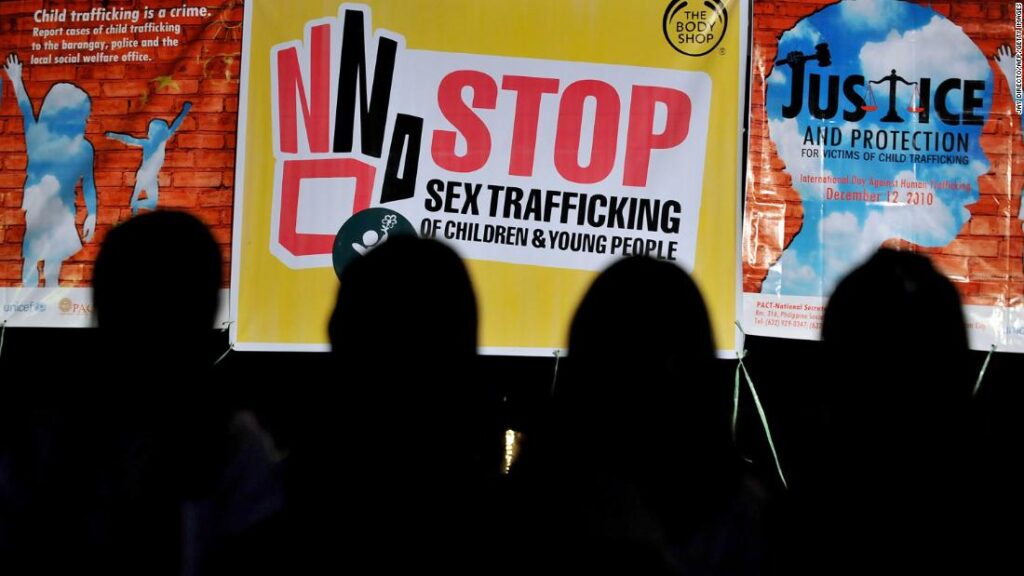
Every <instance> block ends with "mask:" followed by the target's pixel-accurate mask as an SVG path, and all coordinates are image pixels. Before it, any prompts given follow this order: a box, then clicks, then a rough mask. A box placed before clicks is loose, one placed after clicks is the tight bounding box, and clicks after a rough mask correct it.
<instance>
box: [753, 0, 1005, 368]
mask: <svg viewBox="0 0 1024 576" xmlns="http://www.w3.org/2000/svg"><path fill="white" fill-rule="evenodd" d="M907 5H909V7H908V6H907ZM918 8H921V10H918ZM1019 8H1020V4H1018V3H1015V2H1007V1H969V0H964V1H958V2H902V1H897V0H846V1H845V2H837V1H835V0H801V1H787V0H779V1H774V2H754V10H753V28H754V32H753V34H754V38H753V47H752V51H751V54H752V66H751V73H752V74H751V79H750V82H751V92H750V118H749V153H748V168H747V186H746V191H745V192H746V199H745V200H746V202H745V206H744V229H743V241H742V282H743V292H744V304H745V309H744V312H743V315H742V316H743V321H744V323H745V328H746V330H747V331H748V332H749V333H753V334H763V335H775V336H786V337H797V338H815V337H817V334H818V331H819V329H820V319H821V310H822V306H823V305H824V303H825V298H827V295H828V291H829V290H830V288H831V285H830V284H829V282H826V281H823V280H822V279H821V278H818V279H816V280H814V281H817V282H818V283H819V286H821V289H822V293H821V294H820V295H810V294H807V293H806V290H805V291H804V292H801V291H800V290H799V289H793V287H794V283H792V282H791V283H790V284H789V286H787V285H786V283H785V282H780V281H779V280H778V278H779V277H780V276H783V275H785V274H787V273H788V274H793V275H796V274H800V273H807V275H808V277H809V276H810V272H811V271H810V270H808V269H801V268H800V264H799V263H798V262H797V259H796V257H795V256H794V257H793V258H792V259H791V260H789V261H788V262H787V260H786V256H785V255H786V252H787V251H789V250H794V249H795V248H796V247H798V244H799V243H798V242H796V240H797V239H798V238H799V237H800V236H801V235H817V236H818V238H819V241H820V242H821V243H822V244H823V245H824V244H826V243H828V242H830V241H836V236H835V235H829V233H828V232H827V230H828V228H827V227H824V226H823V224H822V221H823V220H824V219H825V217H824V216H823V214H827V211H823V210H822V208H821V207H822V206H823V205H824V204H825V203H827V202H830V200H827V199H826V200H824V202H817V201H815V202H811V203H806V202H804V200H803V198H802V196H801V193H800V192H799V191H798V186H797V185H798V184H800V183H799V182H794V179H795V178H801V177H802V176H804V175H806V174H807V173H808V172H812V171H814V170H815V162H817V167H816V170H817V172H818V174H821V175H825V176H826V177H834V176H837V177H844V176H849V174H831V172H830V169H829V168H830V167H829V161H827V160H825V159H824V158H821V157H819V158H810V157H809V156H811V155H812V154H817V153H819V152H824V151H825V150H828V149H829V148H832V147H833V146H830V144H832V143H830V142H825V143H820V142H807V141H805V140H803V137H804V136H805V133H804V132H803V131H801V132H799V135H800V141H797V142H796V143H795V146H796V147H798V151H799V147H804V150H803V151H802V152H801V153H802V154H803V155H804V156H807V157H800V156H791V157H789V162H787V161H786V159H784V157H785V156H786V154H784V153H782V151H780V146H779V145H780V138H781V137H782V136H781V132H782V127H784V125H785V124H784V122H781V121H779V119H778V118H779V113H778V112H774V114H775V116H774V117H773V118H774V119H772V118H769V116H771V115H772V114H773V113H772V112H771V111H770V110H769V103H768V102H767V101H768V100H769V97H768V94H769V93H770V90H771V85H772V82H776V83H777V85H780V86H781V85H782V83H783V82H785V81H786V80H790V81H791V80H792V78H791V77H790V76H786V75H787V74H789V75H792V74H794V68H793V67H792V66H790V65H789V64H788V63H782V64H780V62H783V61H785V60H787V58H788V57H789V52H791V51H792V47H793V46H794V45H797V44H800V45H802V46H805V48H803V49H802V50H801V52H800V53H801V54H802V55H803V57H802V58H801V59H802V60H803V61H804V74H803V75H804V76H805V77H809V76H810V75H811V74H812V73H814V74H819V75H820V76H821V86H825V83H826V80H825V79H824V78H825V77H827V75H829V74H836V73H837V72H836V71H835V70H836V68H837V66H838V65H837V64H836V62H841V61H842V60H843V59H844V58H847V57H848V55H847V54H844V53H841V50H842V48H843V46H845V44H844V42H845V41H844V40H843V36H844V35H856V34H857V33H858V32H861V33H864V32H865V31H869V32H870V30H869V29H868V28H866V27H862V28H860V29H858V20H856V18H863V19H873V22H874V23H876V24H880V25H883V26H887V27H888V29H887V30H885V31H882V32H879V33H880V34H881V35H883V36H884V35H888V37H887V38H885V40H886V41H889V40H892V39H893V38H894V37H895V38H897V39H900V38H902V39H905V40H907V41H908V42H916V44H911V46H912V50H911V52H912V53H911V54H909V55H907V54H899V53H892V52H889V53H885V52H882V53H879V54H878V55H877V57H879V59H881V60H887V61H889V60H891V62H889V63H891V64H892V65H893V66H898V63H901V62H902V63H905V62H907V61H912V62H913V61H916V62H922V63H925V64H922V67H926V66H927V64H926V63H927V62H929V61H930V60H939V59H941V58H945V59H946V61H945V62H944V63H942V62H939V64H942V65H941V66H936V67H935V68H936V69H937V70H940V71H941V70H942V69H943V67H945V68H947V69H948V70H950V72H949V73H948V74H947V76H952V75H955V74H954V72H953V71H955V70H957V69H958V68H957V67H958V65H959V64H960V62H958V59H959V58H961V57H962V58H964V59H966V58H968V57H971V58H984V59H985V60H987V66H988V69H989V70H990V71H991V72H990V74H988V81H989V82H990V86H986V87H985V88H984V90H979V91H978V95H981V94H984V99H987V100H989V101H988V102H984V103H983V106H980V107H979V109H987V115H986V116H985V117H984V119H983V122H982V123H981V125H980V126H978V133H977V134H975V135H974V136H972V138H975V140H974V141H972V144H971V145H972V146H977V147H978V148H979V149H980V154H983V157H982V156H981V155H979V156H978V157H977V158H976V157H974V156H971V158H970V161H971V162H972V163H975V161H976V160H980V163H978V164H977V165H978V166H980V168H979V169H978V170H977V172H976V173H975V174H974V176H972V177H971V178H960V179H957V180H958V181H959V182H960V183H961V185H965V186H966V185H967V184H968V182H969V184H970V186H971V188H973V190H972V191H971V194H974V195H975V197H976V200H975V199H974V198H972V200H971V201H969V202H968V203H966V205H965V206H964V208H965V209H966V212H965V214H967V217H966V218H964V219H963V221H962V222H959V221H958V222H956V223H955V225H956V227H955V228H954V229H953V230H952V232H953V233H952V234H951V235H950V237H949V238H945V239H939V236H940V235H938V234H936V235H934V237H932V238H928V235H927V234H922V233H920V232H917V236H916V237H915V234H914V233H908V234H906V236H909V237H910V238H907V237H901V235H900V234H899V233H898V229H894V230H893V231H892V234H891V235H890V236H889V237H887V238H882V241H881V242H879V243H878V244H879V245H884V246H887V247H892V248H897V249H902V250H913V251H916V252H919V253H923V254H927V255H928V256H929V257H930V258H931V260H932V262H933V263H934V264H935V266H936V267H937V268H938V269H939V270H940V271H942V272H944V273H945V274H946V275H947V276H948V277H949V278H950V280H952V281H953V282H954V284H955V286H956V287H957V289H958V290H959V292H960V295H961V297H962V299H963V302H964V304H965V306H966V312H967V320H968V328H969V333H970V336H971V342H972V346H973V347H975V348H979V349H988V348H989V347H990V346H991V345H996V346H997V347H998V349H1000V350H1016V351H1024V256H1022V250H1024V230H1022V222H1021V218H1020V214H1021V189H1022V187H1024V155H1022V154H1024V140H1022V132H1021V117H1020V114H1019V111H1017V110H1015V103H1014V99H1013V97H1012V90H1013V89H1014V86H1012V85H1011V82H1008V81H1007V78H1006V77H1005V75H1004V72H1003V71H1001V70H1000V66H999V63H998V62H997V59H996V58H995V57H996V55H997V54H998V52H999V50H1000V48H1001V47H1003V50H1004V51H1005V52H1004V55H1005V56H1008V58H1009V65H1010V67H1011V70H1012V67H1013V64H1014V62H1013V59H1014V57H1015V55H1016V54H1018V53H1019V50H1020V48H1019V46H1020V45H1019V44H1017V45H1016V48H1015V34H1016V35H1019V34H1020V20H1019V19H1020V15H1019V12H1018V11H1019ZM841 12H842V14H840V13H841ZM896 14H903V15H906V16H904V17H909V16H911V15H912V16H913V17H915V18H917V19H918V20H920V22H915V23H911V24H908V25H907V26H905V27H904V28H900V26H899V24H898V23H897V22H896V21H895V15H896ZM847 16H848V19H849V22H850V25H848V26H844V27H833V28H832V29H816V28H813V24H814V23H815V22H817V23H818V24H819V25H820V24H822V23H824V22H828V18H834V17H840V18H842V17H847ZM935 16H938V19H935ZM809 25H810V26H809ZM929 25H930V26H932V27H933V28H935V29H941V30H943V33H942V34H937V35H936V36H935V37H934V38H933V39H932V41H933V42H934V44H933V45H928V43H927V42H928V40H927V39H928V36H927V34H926V32H924V31H923V30H924V29H925V28H926V27H927V26H929ZM918 26H920V27H919V28H918ZM819 27H820V26H819ZM943 27H944V28H943ZM957 29H959V30H957ZM787 35H788V36H787ZM893 35H895V36H893ZM784 37H785V38H789V39H790V40H786V42H789V46H787V47H785V49H784V50H780V46H779V45H780V40H781V39H783V38H784ZM794 38H801V39H802V40H803V41H802V42H800V43H797V42H794V41H793V40H792V39H794ZM959 38H962V39H963V41H969V42H970V43H972V44H973V45H974V46H973V47H971V46H968V48H967V49H965V50H962V51H960V52H959V54H977V56H959V55H953V56H949V55H948V54H947V55H946V56H942V53H943V51H944V50H945V51H949V50H950V46H952V45H954V44H955V43H956V42H958V41H960V40H958V39H959ZM821 43H828V44H830V45H831V50H832V53H831V54H830V55H829V56H830V58H829V59H830V60H831V62H829V63H828V65H826V66H822V65H821V63H822V62H821V60H820V58H818V56H820V54H816V53H815V52H816V48H815V46H816V45H817V44H821ZM837 47H838V48H839V50H840V52H836V49H837ZM863 50H864V51H865V52H862V53H861V54H860V57H861V58H862V61H864V60H863V59H864V58H866V57H870V56H871V54H870V52H869V50H870V48H869V47H867V46H865V47H864V48H863ZM936 54H938V55H936ZM1018 62H1019V60H1018ZM983 65H984V63H983ZM879 68H880V69H881V66H879ZM904 68H906V66H904ZM777 69H781V71H782V74H778V73H776V74H775V76H774V77H773V72H776V70H777ZM889 70H890V68H889V65H888V63H887V64H886V65H885V67H884V72H889ZM898 72H902V73H903V75H904V76H907V78H906V79H905V80H908V81H914V80H918V77H917V76H915V74H914V70H907V69H901V70H899V71H898ZM869 80H880V78H877V77H875V76H870V75H868V74H865V81H864V84H865V85H862V86H857V87H856V88H855V89H854V90H855V91H856V92H857V93H858V94H859V95H860V96H861V97H862V98H863V99H864V100H865V102H863V103H861V102H857V101H852V100H850V99H848V98H847V97H846V96H845V94H841V95H840V96H839V112H838V113H837V114H836V116H835V118H834V119H833V120H832V123H831V125H832V126H840V130H841V131H842V132H843V135H844V136H845V138H847V139H846V140H845V141H844V142H843V143H842V145H840V146H834V148H843V149H846V150H852V149H855V148H857V147H856V146H851V145H850V140H849V137H850V136H851V134H850V131H849V130H850V126H851V125H852V126H860V127H861V128H862V129H864V131H866V130H867V129H868V128H869V125H870V124H872V123H874V124H875V126H873V128H876V129H877V128H878V127H879V126H878V124H879V119H880V117H881V116H882V114H883V113H885V112H886V107H887V105H888V103H889V102H888V99H889V86H888V84H883V83H878V84H875V85H872V86H873V88H872V89H871V90H868V89H866V87H867V86H866V85H867V83H868V81H869ZM941 80H942V78H936V79H935V80H933V81H932V82H933V83H932V84H931V92H932V100H931V101H926V100H925V98H926V97H925V96H921V91H920V89H921V87H922V84H920V83H919V84H917V85H916V87H913V88H911V87H906V86H903V85H899V86H898V88H897V91H898V90H903V92H901V93H900V94H903V99H901V100H899V104H900V105H901V106H904V107H902V108H899V111H900V113H901V114H902V115H903V116H908V117H910V116H912V115H913V113H910V112H907V111H906V110H910V109H911V108H913V109H914V110H919V109H920V108H921V107H924V106H928V107H930V108H932V109H933V110H932V111H931V114H932V115H933V120H934V115H935V114H936V112H935V110H934V107H935V100H934V99H935V92H936V86H937V85H938V84H939V83H940V82H941ZM1011 81H1013V79H1012V77H1011ZM1014 83H1015V82H1014ZM808 85H809V81H808V82H807V83H806V84H805V86H804V88H805V90H806V91H808V92H809V91H810V89H809V87H808ZM961 86H963V85H961ZM841 90H842V89H841ZM822 91H824V89H822ZM989 91H990V92H989ZM947 94H948V98H949V101H957V100H958V98H959V96H960V94H961V93H960V92H955V91H950V92H948V93H947ZM818 95H819V96H820V100H819V104H820V105H822V106H824V105H826V104H827V100H826V96H825V95H824V94H823V93H819V94H818ZM872 96H874V97H875V101H874V102H868V101H867V100H869V99H870V98H871V97H872ZM907 98H920V99H921V101H917V100H914V101H912V102H911V103H910V105H909V106H906V104H907V102H906V101H905V99H907ZM810 100H811V98H810V96H809V95H808V97H807V98H806V99H805V105H808V106H809V102H810ZM786 104H788V102H786ZM858 104H863V106H858ZM871 104H874V105H875V106H876V107H877V109H878V110H877V111H875V110H872V111H871V112H868V113H867V114H866V115H865V116H866V118H864V119H862V120H860V121H859V124H850V123H847V126H846V127H842V125H843V124H844V122H846V121H845V120H844V118H843V117H842V111H843V110H855V109H856V108H863V109H865V110H867V109H869V108H871ZM960 105H962V102H961V103H960V104H952V105H951V108H953V109H954V112H956V111H959V110H958V107H959V106H960ZM773 106H774V107H775V108H778V107H779V103H775V104H773ZM826 107H827V106H826ZM909 119H910V120H912V121H917V119H916V118H909ZM770 123H771V125H770ZM936 124H938V122H935V121H933V123H932V125H931V126H934V125H936ZM821 125H822V126H829V125H830V122H829V121H825V122H822V123H821ZM881 127H882V128H883V129H894V128H895V129H897V130H908V131H909V130H917V129H919V128H913V127H909V125H895V124H894V125H885V124H882V126H881ZM773 129H774V130H775V135H774V137H773V134H772V131H773ZM927 129H929V130H931V129H932V128H927ZM801 130H802V127H801ZM922 130H923V128H922ZM815 136H816V134H815ZM829 136H830V137H831V136H832V135H829ZM844 136H838V138H843V137H844ZM922 142H923V141H922ZM975 142H976V144H975ZM875 144H876V146H875V152H876V153H878V152H879V150H878V146H877V144H878V142H877V141H876V142H875ZM788 145H789V146H791V147H792V146H794V144H793V143H792V142H791V143H790V144H788ZM807 145H809V146H807ZM809 148H817V149H818V152H814V151H813V150H810V149H809ZM859 148H860V153H862V154H863V152H864V151H865V147H864V146H863V140H862V141H861V146H860V147H859ZM889 150H893V148H892V146H890V148H889ZM956 153H957V152H956V151H954V154H956ZM887 161H889V162H891V160H888V159H887ZM878 162H880V163H879V164H877V165H878V166H883V165H884V164H881V162H882V159H881V157H879V158H878ZM986 163H987V166H985V164H986ZM863 165H864V166H867V165H868V164H867V163H866V161H865V164H863ZM972 165H973V164H972ZM904 167H905V168H906V169H907V170H908V171H909V172H910V173H912V174H919V173H920V171H921V170H922V166H921V165H920V164H918V165H915V163H914V162H913V161H912V160H907V161H906V162H905V164H904ZM832 170H833V171H834V167H833V168H832ZM861 175H862V176H863V174H861ZM921 179H922V180H926V179H925V178H921ZM932 180H934V179H932ZM824 182H836V181H834V180H833V181H829V180H824ZM928 183H929V184H931V183H933V182H931V181H929V182H928ZM826 188H834V189H837V190H844V189H845V190H846V191H853V192H866V193H868V195H870V193H872V192H880V193H881V198H877V199H875V201H876V202H881V203H885V202H887V201H890V200H894V199H895V200H897V201H902V202H907V201H910V200H913V199H917V197H911V196H910V195H909V194H908V193H909V192H912V190H907V189H902V188H901V187H899V186H896V187H892V188H887V187H886V186H884V185H882V186H879V187H872V186H871V184H870V183H867V184H866V185H860V186H859V185H856V184H855V183H854V182H850V181H847V182H846V183H845V188H844V186H843V185H839V184H821V185H820V192H821V193H822V194H824V191H825V189H826ZM804 189H805V190H806V188H804ZM926 190H927V191H928V192H933V193H935V196H936V197H937V196H938V192H937V191H935V190H933V189H931V188H928V189H926ZM889 192H893V193H895V194H896V197H895V198H893V197H890V196H888V193H889ZM947 197H948V196H947ZM841 198H842V199H841V200H840V202H842V201H845V200H847V199H849V198H853V199H854V200H853V202H861V203H862V204H863V203H865V202H867V203H871V202H872V200H871V198H870V197H867V198H864V197H861V196H856V195H853V196H844V197H841ZM928 198H929V199H931V197H930V196H929V197H928ZM833 200H835V199H833ZM837 204H838V203H837ZM837 204H833V206H835V205H837ZM922 208H926V207H922ZM815 210H816V211H819V213H818V214H814V213H809V212H808V211H815ZM930 215H931V213H930V212H921V215H920V217H919V218H917V219H916V220H907V222H908V226H910V227H911V228H914V227H918V228H920V226H921V224H920V222H921V221H922V219H926V218H929V217H931V216H930ZM809 222H810V224H808V223H809ZM862 224H863V223H862ZM823 230H825V231H826V232H822V231H823ZM862 230H863V229H862ZM865 234H866V233H865ZM922 238H926V240H922ZM914 240H917V241H918V242H915V241H914ZM820 258H821V260H822V261H823V263H822V266H823V267H827V266H828V262H827V260H828V258H829V256H828V254H827V252H826V251H823V252H822V255H821V256H820ZM787 264H788V272H783V269H785V268H786V266H787ZM819 272H820V271H819ZM833 272H836V271H833ZM772 274H775V275H776V276H775V277H774V278H773V277H772ZM835 275H836V276H839V274H835ZM759 306H760V309H758V307H759ZM769 311H771V315H770V316H769ZM782 313H785V315H784V318H785V320H788V322H786V325H783V322H784V320H783V317H780V314H782Z"/></svg>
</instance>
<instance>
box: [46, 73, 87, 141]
mask: <svg viewBox="0 0 1024 576" xmlns="http://www.w3.org/2000/svg"><path fill="white" fill-rule="evenodd" d="M91 107H92V102H91V101H90V100H89V95H88V94H86V93H85V91H84V90H82V89H81V88H79V87H78V86H75V85H74V84H69V83H67V82H58V83H56V84H54V85H53V86H51V87H50V90H49V92H47V93H46V97H44V98H43V105H42V106H40V107H39V122H38V123H39V124H45V125H46V127H47V129H48V130H49V131H50V132H51V134H53V135H57V136H65V137H73V136H75V135H81V134H84V133H85V124H86V122H87V121H88V120H89V112H90V110H91Z"/></svg>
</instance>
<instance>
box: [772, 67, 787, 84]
mask: <svg viewBox="0 0 1024 576" xmlns="http://www.w3.org/2000/svg"><path fill="white" fill-rule="evenodd" d="M788 81H789V79H788V78H786V71H785V70H783V69H781V68H780V67H779V66H776V67H775V69H774V70H772V73H771V74H769V75H768V83H769V84H772V85H774V86H785V85H786V82H788Z"/></svg>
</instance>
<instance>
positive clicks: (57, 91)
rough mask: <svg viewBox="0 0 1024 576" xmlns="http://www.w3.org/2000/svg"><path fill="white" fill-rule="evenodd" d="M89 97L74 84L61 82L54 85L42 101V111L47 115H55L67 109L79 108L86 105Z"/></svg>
mask: <svg viewBox="0 0 1024 576" xmlns="http://www.w3.org/2000/svg"><path fill="white" fill-rule="evenodd" d="M88 100H89V95H88V94H86V93H85V92H84V91H83V90H82V89H81V88H79V87H78V86H75V85H74V84H68V83H66V82H61V83H59V84H54V85H53V88H50V91H49V92H48V93H47V94H46V98H45V99H44V100H43V109H45V110H46V112H47V113H48V114H56V113H57V112H60V111H61V110H64V109H68V108H79V107H81V106H83V105H84V104H86V102H87V101H88Z"/></svg>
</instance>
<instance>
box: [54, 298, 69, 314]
mask: <svg viewBox="0 0 1024 576" xmlns="http://www.w3.org/2000/svg"><path fill="white" fill-rule="evenodd" d="M57 306H58V307H59V308H60V311H61V312H63V313H65V314H67V313H68V312H71V306H72V303H71V298H61V299H60V302H59V303H58V304H57Z"/></svg>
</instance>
